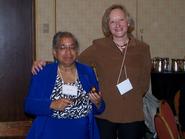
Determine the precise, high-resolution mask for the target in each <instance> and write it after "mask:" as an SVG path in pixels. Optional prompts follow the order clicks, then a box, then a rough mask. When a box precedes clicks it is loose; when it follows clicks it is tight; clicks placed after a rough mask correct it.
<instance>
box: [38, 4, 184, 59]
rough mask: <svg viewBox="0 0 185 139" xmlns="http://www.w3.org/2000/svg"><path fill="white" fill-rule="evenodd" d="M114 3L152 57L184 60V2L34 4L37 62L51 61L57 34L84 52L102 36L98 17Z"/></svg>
mask: <svg viewBox="0 0 185 139" xmlns="http://www.w3.org/2000/svg"><path fill="white" fill-rule="evenodd" d="M113 3H118V4H123V5H125V6H126V7H127V9H128V11H129V12H130V14H131V16H132V17H133V19H134V20H135V22H136V30H135V32H134V35H135V36H136V37H138V39H141V38H142V39H143V40H144V41H145V42H147V43H148V44H149V45H150V47H151V54H152V57H155V56H161V57H170V58H184V56H185V49H184V44H185V39H184V35H185V27H184V25H183V23H184V20H185V14H184V12H183V10H184V9H183V8H184V7H185V1H184V0H114V1H110V0H36V27H37V28H36V29H37V31H36V38H37V39H36V58H37V59H45V60H52V54H51V42H52V37H53V35H54V33H55V32H56V31H59V30H62V31H71V32H72V33H74V34H75V35H76V36H77V38H78V39H79V42H80V46H81V51H83V50H84V49H85V48H87V47H88V46H89V45H90V44H91V42H92V40H93V39H96V38H99V37H102V36H103V34H102V32H101V17H102V15H103V12H104V10H105V9H106V8H107V7H109V6H110V5H111V4H113Z"/></svg>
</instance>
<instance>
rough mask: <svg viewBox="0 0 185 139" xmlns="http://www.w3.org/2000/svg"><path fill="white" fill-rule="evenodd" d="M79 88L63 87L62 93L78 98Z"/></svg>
mask: <svg viewBox="0 0 185 139" xmlns="http://www.w3.org/2000/svg"><path fill="white" fill-rule="evenodd" d="M77 91H78V88H77V87H76V86H72V85H62V92H63V94H65V95H72V96H77Z"/></svg>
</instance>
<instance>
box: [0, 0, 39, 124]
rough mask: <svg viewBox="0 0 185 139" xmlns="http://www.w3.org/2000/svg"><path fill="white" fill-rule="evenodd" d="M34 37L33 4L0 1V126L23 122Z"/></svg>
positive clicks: (31, 0) (29, 1)
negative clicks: (4, 123)
mask: <svg viewBox="0 0 185 139" xmlns="http://www.w3.org/2000/svg"><path fill="white" fill-rule="evenodd" d="M34 36H35V35H34V0H0V122H1V121H20V120H26V119H27V117H26V116H25V114H24V111H23V103H24V97H25V95H26V94H27V90H28V84H29V81H30V77H31V74H30V70H31V65H32V61H33V57H34V56H33V55H34V44H35V43H34Z"/></svg>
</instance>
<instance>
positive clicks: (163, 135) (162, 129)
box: [154, 113, 175, 139]
mask: <svg viewBox="0 0 185 139" xmlns="http://www.w3.org/2000/svg"><path fill="white" fill-rule="evenodd" d="M154 123H155V128H156V132H157V136H158V138H159V139H175V138H174V136H173V133H172V131H171V129H170V128H169V126H168V124H167V122H166V121H165V119H164V118H163V117H162V116H161V115H160V114H159V113H157V114H156V115H155V116H154Z"/></svg>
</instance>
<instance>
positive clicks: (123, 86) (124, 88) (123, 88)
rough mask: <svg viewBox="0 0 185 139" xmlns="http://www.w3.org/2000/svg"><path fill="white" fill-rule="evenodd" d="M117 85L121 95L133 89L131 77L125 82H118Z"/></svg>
mask: <svg viewBox="0 0 185 139" xmlns="http://www.w3.org/2000/svg"><path fill="white" fill-rule="evenodd" d="M116 86H117V88H118V90H119V92H120V94H121V95H123V94H125V93H127V92H128V91H130V90H132V89H133V87H132V84H131V82H130V80H129V79H126V80H124V81H123V82H121V83H119V84H117V85H116Z"/></svg>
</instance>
